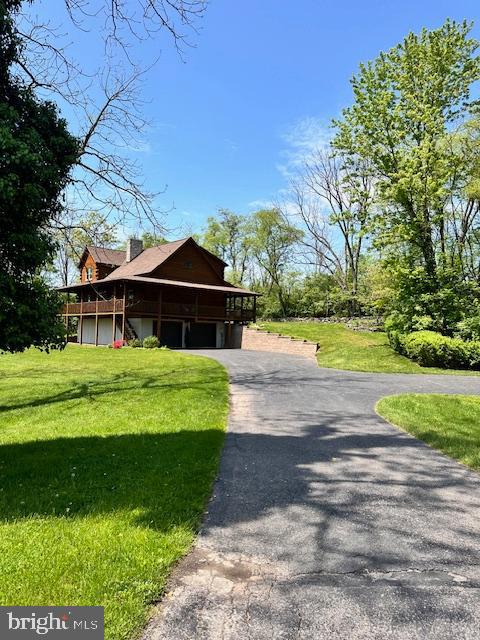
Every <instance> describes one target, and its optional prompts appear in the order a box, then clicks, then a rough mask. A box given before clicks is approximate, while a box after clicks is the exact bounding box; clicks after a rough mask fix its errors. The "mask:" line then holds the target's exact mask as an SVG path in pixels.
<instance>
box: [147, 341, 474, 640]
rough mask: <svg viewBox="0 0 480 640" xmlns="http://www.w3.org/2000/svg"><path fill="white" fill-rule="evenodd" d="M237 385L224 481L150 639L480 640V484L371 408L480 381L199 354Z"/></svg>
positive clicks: (466, 388) (283, 358)
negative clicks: (395, 397)
mask: <svg viewBox="0 0 480 640" xmlns="http://www.w3.org/2000/svg"><path fill="white" fill-rule="evenodd" d="M194 353H197V354H198V353H201V354H203V355H208V356H210V357H213V358H215V359H217V360H219V361H220V362H221V363H222V364H224V365H225V366H226V367H227V368H228V370H229V373H230V377H231V394H232V410H231V415H230V420H229V431H228V434H227V437H226V445H225V449H224V452H223V456H222V461H221V467H220V473H219V478H218V480H217V482H216V484H215V487H214V496H213V499H212V501H211V502H210V504H209V507H208V513H207V515H206V519H205V522H204V525H203V528H202V531H201V532H200V535H199V537H198V540H197V543H196V545H195V548H194V550H193V551H192V553H191V554H190V555H189V556H188V557H187V558H186V559H184V560H183V561H182V562H181V563H180V564H179V566H178V567H177V569H176V570H175V572H174V574H173V576H172V580H171V583H170V591H169V593H168V594H167V596H166V597H165V598H164V600H163V601H162V603H161V604H160V605H159V608H158V611H157V613H156V615H155V616H154V618H153V620H152V621H151V623H150V625H149V626H148V627H147V629H146V632H145V635H144V638H145V639H148V640H160V639H162V640H166V639H168V640H204V639H205V640H217V639H223V640H244V639H245V640H247V639H251V640H263V639H265V640H287V639H288V640H290V639H292V640H293V639H296V638H298V639H305V640H323V639H325V640H335V639H340V638H341V639H349V640H357V639H364V638H365V639H367V638H368V639H373V638H375V639H379V640H380V639H381V640H385V639H393V638H395V639H398V640H409V639H413V638H415V639H419V640H420V639H422V640H425V639H433V638H435V639H439V640H447V639H450V638H451V639H455V640H466V639H469V638H471V639H472V640H473V639H474V638H475V640H477V639H478V637H479V635H480V476H478V475H477V474H475V473H473V472H471V471H469V470H468V469H466V468H465V467H463V466H462V465H460V464H457V463H455V462H454V461H452V460H450V459H449V458H447V457H445V456H443V455H441V454H440V453H437V452H435V451H434V450H432V449H430V448H429V447H428V446H426V445H424V444H423V443H421V442H419V441H418V440H416V439H414V438H413V437H411V436H409V435H408V434H405V433H403V432H401V431H399V430H397V429H396V428H394V427H392V426H391V425H389V424H387V423H386V422H385V421H384V420H382V419H381V418H379V417H378V416H377V415H376V414H375V411H374V405H375V402H376V401H377V399H379V398H380V397H382V396H384V395H389V394H392V393H402V392H408V391H417V392H438V393H480V378H474V377H463V376H462V377H459V376H448V377H447V376H423V375H418V376H417V375H387V374H366V373H353V372H350V371H337V370H333V369H319V368H318V367H317V365H316V363H315V362H314V361H309V360H307V359H303V358H299V357H294V356H287V355H281V354H273V353H261V352H254V351H240V350H232V351H201V352H198V351H196V352H194Z"/></svg>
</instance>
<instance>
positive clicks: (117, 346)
mask: <svg viewBox="0 0 480 640" xmlns="http://www.w3.org/2000/svg"><path fill="white" fill-rule="evenodd" d="M122 347H123V340H114V342H113V348H114V349H121V348H122Z"/></svg>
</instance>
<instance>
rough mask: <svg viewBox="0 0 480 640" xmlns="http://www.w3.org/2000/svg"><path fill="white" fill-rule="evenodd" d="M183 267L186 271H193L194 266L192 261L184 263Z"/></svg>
mask: <svg viewBox="0 0 480 640" xmlns="http://www.w3.org/2000/svg"><path fill="white" fill-rule="evenodd" d="M183 266H184V267H185V269H193V264H192V261H191V260H187V261H186V262H184V263H183Z"/></svg>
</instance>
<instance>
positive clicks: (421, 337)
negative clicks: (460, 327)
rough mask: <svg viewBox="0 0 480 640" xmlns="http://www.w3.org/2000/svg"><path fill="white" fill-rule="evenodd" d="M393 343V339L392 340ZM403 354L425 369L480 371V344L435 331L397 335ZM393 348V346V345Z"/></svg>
mask: <svg viewBox="0 0 480 640" xmlns="http://www.w3.org/2000/svg"><path fill="white" fill-rule="evenodd" d="M390 340H391V342H392V338H390ZM395 340H397V341H399V342H400V348H401V349H402V352H403V353H404V354H405V355H406V356H407V357H408V358H410V359H411V360H415V361H416V362H418V363H419V364H420V365H421V366H423V367H443V368H445V369H455V368H456V369H480V342H479V341H470V342H467V341H465V340H461V339H460V338H450V337H448V336H443V335H442V334H441V333H436V332H434V331H414V332H413V333H409V334H408V335H404V336H402V335H397V336H396V338H395ZM392 346H393V345H392Z"/></svg>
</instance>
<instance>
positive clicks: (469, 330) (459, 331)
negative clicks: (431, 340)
mask: <svg viewBox="0 0 480 640" xmlns="http://www.w3.org/2000/svg"><path fill="white" fill-rule="evenodd" d="M455 337H456V338H461V339H462V340H480V313H479V314H478V315H476V316H472V317H470V318H464V319H463V320H461V321H460V322H457V326H456V330H455Z"/></svg>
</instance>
